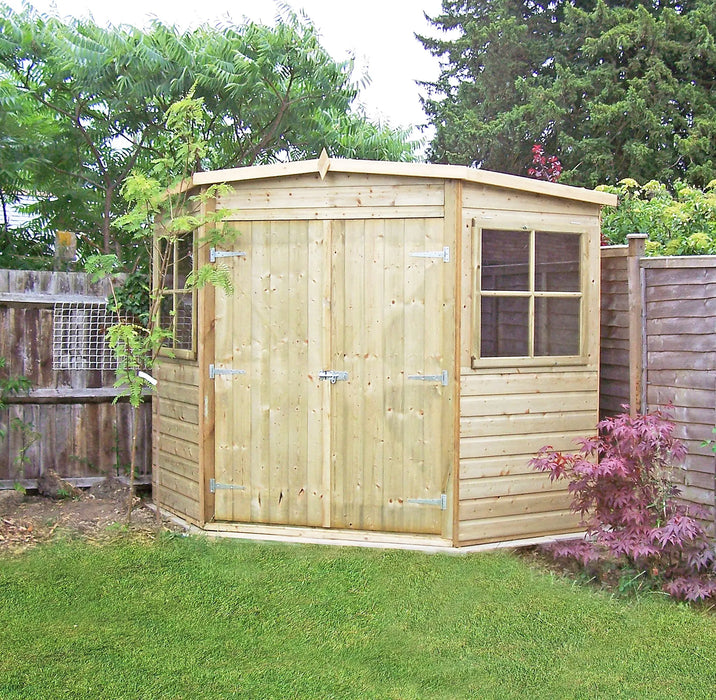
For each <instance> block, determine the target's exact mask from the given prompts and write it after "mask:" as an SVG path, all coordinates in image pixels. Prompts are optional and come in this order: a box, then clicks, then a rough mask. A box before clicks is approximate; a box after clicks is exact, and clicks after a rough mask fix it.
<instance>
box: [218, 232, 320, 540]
mask: <svg viewBox="0 0 716 700" xmlns="http://www.w3.org/2000/svg"><path fill="white" fill-rule="evenodd" d="M328 230H329V229H328V223H326V222H321V221H310V222H309V221H277V222H260V223H251V222H242V223H240V224H237V235H236V238H235V240H234V243H233V244H232V246H231V248H232V249H233V250H232V251H224V252H234V253H245V255H234V256H231V257H225V258H220V259H219V263H220V264H224V265H227V266H228V267H229V269H230V271H231V276H232V280H233V285H234V293H233V294H232V295H226V294H224V293H223V292H221V291H220V290H218V289H217V291H216V312H215V313H216V325H215V358H216V360H215V367H216V370H215V373H216V374H215V379H214V391H215V403H216V415H215V426H216V427H215V518H216V519H217V520H228V521H237V522H253V523H276V524H290V525H312V526H313V525H318V526H320V525H324V524H326V523H327V521H328V512H327V510H326V509H327V508H328V498H327V496H326V493H325V488H326V486H327V481H328V480H327V479H326V478H325V475H324V469H323V464H324V463H325V461H326V458H325V457H324V453H325V452H326V447H327V444H326V441H325V440H326V439H327V435H328V434H327V432H326V431H327V429H328V426H327V424H326V422H325V421H324V418H323V413H324V410H323V406H324V396H325V397H326V398H327V397H328V395H329V394H328V391H329V389H328V388H327V387H325V386H324V385H323V382H319V379H318V372H319V371H320V370H321V369H323V368H324V366H325V364H326V362H327V360H328V358H327V356H325V352H326V349H327V345H328V344H327V342H326V341H325V340H324V336H325V335H327V332H324V328H325V326H326V323H327V321H328V316H327V311H328V309H327V307H326V305H325V304H324V300H325V299H326V297H327V295H329V294H330V288H329V287H327V284H328V280H329V274H330V257H328V256H329V254H330V249H329V247H328V244H327V236H326V233H327V232H328ZM222 372H234V373H233V374H223V373H222ZM238 372H242V374H239V373H238ZM324 438H325V439H324Z"/></svg>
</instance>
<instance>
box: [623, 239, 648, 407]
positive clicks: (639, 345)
mask: <svg viewBox="0 0 716 700" xmlns="http://www.w3.org/2000/svg"><path fill="white" fill-rule="evenodd" d="M646 239H647V235H646V234H645V233H631V234H629V235H628V236H627V242H628V244H629V251H628V253H627V280H628V287H629V413H630V415H631V416H632V417H634V416H636V415H637V414H638V413H641V412H642V410H643V409H644V406H643V401H642V388H643V386H642V385H643V377H644V361H643V349H644V346H643V331H644V321H643V312H644V303H643V296H642V282H641V265H640V261H641V258H642V257H643V256H644V251H645V249H646Z"/></svg>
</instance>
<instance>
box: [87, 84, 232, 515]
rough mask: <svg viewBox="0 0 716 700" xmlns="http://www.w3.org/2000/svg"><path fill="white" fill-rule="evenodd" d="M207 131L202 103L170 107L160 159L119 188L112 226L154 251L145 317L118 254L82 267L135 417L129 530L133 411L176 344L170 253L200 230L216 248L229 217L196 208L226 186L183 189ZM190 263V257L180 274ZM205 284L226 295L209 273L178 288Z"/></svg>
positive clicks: (218, 276) (213, 269) (195, 273)
mask: <svg viewBox="0 0 716 700" xmlns="http://www.w3.org/2000/svg"><path fill="white" fill-rule="evenodd" d="M205 123H206V113H205V110H204V105H203V100H201V99H200V98H195V97H194V95H193V92H190V94H189V95H188V96H187V97H185V98H184V99H182V100H180V101H178V102H176V103H175V104H173V105H171V106H170V107H169V108H168V109H167V116H166V122H165V127H166V130H165V142H164V145H165V147H166V148H165V150H164V152H163V153H162V154H160V155H157V156H156V157H155V158H153V159H152V161H151V163H150V168H149V171H148V172H139V171H134V172H132V173H131V174H130V175H129V176H128V177H127V178H126V180H125V182H124V185H123V186H122V192H121V194H122V197H123V199H124V200H125V202H126V203H127V204H128V211H127V213H126V214H125V215H124V216H122V217H120V218H119V219H118V220H117V222H116V224H117V226H118V227H119V228H120V229H121V230H122V231H124V232H125V233H126V234H127V237H128V238H129V239H131V240H132V241H134V242H135V243H136V244H137V245H138V246H139V247H140V248H147V249H150V250H151V249H153V248H155V250H153V252H154V255H153V258H154V260H155V263H156V270H155V280H156V285H155V286H154V287H153V288H152V290H151V292H150V294H149V304H148V309H147V308H145V309H144V310H143V313H140V314H137V313H136V309H135V308H134V306H133V305H132V303H131V302H132V299H131V298H128V297H127V295H126V294H122V293H121V291H122V290H123V289H124V287H123V286H122V284H121V282H120V281H119V279H118V277H117V274H116V273H118V272H120V271H121V265H120V259H119V257H118V256H117V255H116V254H114V253H111V254H106V255H101V254H99V255H91V256H89V257H88V259H87V262H86V270H87V272H88V273H90V274H91V275H92V279H93V281H97V280H99V279H102V278H106V279H108V281H109V283H110V288H111V295H110V296H111V299H110V301H111V305H112V308H113V310H114V311H115V312H116V313H117V321H116V323H114V324H113V325H112V326H111V327H109V328H108V329H107V340H108V343H109V346H110V347H111V348H112V350H113V351H114V353H115V355H116V356H117V360H118V362H117V377H116V382H115V386H116V387H118V388H120V390H121V393H120V395H121V396H127V397H128V399H129V403H130V405H131V409H132V411H131V413H132V427H131V430H132V435H131V445H132V449H131V458H130V478H129V497H128V504H127V518H126V519H127V522H129V520H130V518H131V514H132V507H133V505H134V490H135V489H134V474H135V466H136V456H137V409H138V408H139V406H140V404H141V402H142V394H143V391H144V389H145V388H149V389H151V388H152V387H153V385H154V384H156V382H155V381H154V380H153V379H152V377H151V375H150V374H148V373H149V372H151V370H152V368H153V366H154V362H155V360H156V358H157V356H158V354H159V351H160V350H161V349H162V347H164V346H165V345H167V343H168V346H169V348H171V347H172V345H173V343H172V341H173V340H174V332H173V331H172V327H173V326H174V324H173V323H172V321H171V318H169V319H167V318H166V317H164V314H163V312H162V302H163V300H164V299H165V296H166V295H167V284H168V281H167V280H168V278H170V277H171V278H172V285H175V284H178V281H177V278H178V277H179V274H178V269H175V266H176V264H177V261H176V259H175V254H174V251H175V247H176V246H177V244H178V243H179V242H180V241H182V240H189V241H190V244H189V251H191V250H192V249H193V242H192V241H193V234H194V231H197V230H201V231H203V232H204V236H205V238H204V240H202V243H206V242H212V243H217V242H219V241H220V240H221V226H222V224H221V222H222V220H223V219H224V217H225V216H226V215H227V211H226V210H218V211H208V212H206V213H204V214H202V213H201V204H202V203H205V202H206V201H209V200H210V199H212V198H215V197H216V196H217V194H221V193H225V192H226V191H227V189H228V188H227V186H225V185H213V186H211V187H209V188H207V189H205V190H204V191H202V192H200V193H199V194H194V195H190V194H189V190H188V189H187V188H186V187H185V186H184V183H185V182H186V181H187V180H189V179H190V178H191V176H192V174H193V173H194V172H195V169H196V166H197V163H200V162H201V161H202V159H203V158H205V157H206V155H207V153H208V142H207V141H206V140H205V139H204V138H202V136H201V133H202V132H203V131H204V129H203V128H202V127H203V126H204V125H205ZM155 227H156V235H155ZM192 257H193V256H192V253H191V252H189V253H188V256H187V258H186V259H185V260H183V261H182V266H183V263H185V262H187V261H190V260H191V259H192ZM190 267H191V265H190ZM206 284H216V285H219V286H222V287H223V288H224V289H225V290H226V291H230V287H231V284H230V280H229V278H228V275H227V274H226V271H225V270H224V269H222V268H220V267H217V266H214V265H205V266H204V267H201V268H199V269H198V270H191V272H190V273H189V274H188V276H186V279H185V281H184V282H183V284H182V286H183V287H184V288H185V289H192V288H196V287H200V286H204V285H206ZM168 326H169V327H168ZM157 513H158V511H157Z"/></svg>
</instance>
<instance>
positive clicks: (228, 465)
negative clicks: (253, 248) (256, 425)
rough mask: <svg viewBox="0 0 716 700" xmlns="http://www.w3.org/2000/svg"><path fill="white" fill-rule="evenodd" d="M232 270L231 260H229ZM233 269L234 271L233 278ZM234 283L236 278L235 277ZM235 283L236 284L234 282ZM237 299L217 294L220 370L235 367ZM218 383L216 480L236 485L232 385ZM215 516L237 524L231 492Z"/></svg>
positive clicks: (220, 498) (223, 493) (223, 494)
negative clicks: (235, 305)
mask: <svg viewBox="0 0 716 700" xmlns="http://www.w3.org/2000/svg"><path fill="white" fill-rule="evenodd" d="M226 260H227V266H230V265H231V263H230V262H228V261H231V258H227V259H226ZM231 273H233V269H232V268H231V267H230V274H231ZM231 276H232V280H233V274H231ZM234 283H235V280H234ZM233 302H234V299H233V297H232V296H231V295H230V294H227V292H225V291H224V290H223V289H217V290H216V299H215V317H216V341H215V342H216V345H215V354H214V365H215V367H216V368H217V369H227V368H229V367H231V366H232V365H233V361H234V355H233V342H232V337H233V326H234V324H233V319H234V317H233V313H232V304H233ZM199 371H201V372H208V371H209V368H208V367H200V368H199ZM213 381H214V396H215V399H214V400H215V406H216V412H215V423H216V427H215V435H216V438H215V439H216V453H215V454H216V465H215V479H216V481H217V482H219V483H232V482H233V471H232V462H233V444H234V429H233V423H234V420H233V418H234V397H233V395H232V390H231V382H230V380H229V379H228V378H227V377H223V376H219V377H217V378H216V379H214V380H213ZM214 508H215V514H216V519H217V520H233V517H234V514H233V502H232V495H231V492H230V491H228V490H219V491H217V492H216V497H215V506H214Z"/></svg>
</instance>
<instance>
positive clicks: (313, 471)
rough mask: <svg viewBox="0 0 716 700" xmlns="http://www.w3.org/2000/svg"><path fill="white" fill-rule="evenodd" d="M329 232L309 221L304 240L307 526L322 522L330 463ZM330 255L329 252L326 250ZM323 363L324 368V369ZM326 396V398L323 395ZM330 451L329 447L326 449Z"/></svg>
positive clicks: (327, 228)
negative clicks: (323, 376) (325, 375)
mask: <svg viewBox="0 0 716 700" xmlns="http://www.w3.org/2000/svg"><path fill="white" fill-rule="evenodd" d="M329 234H330V229H329V227H328V222H325V221H312V222H310V223H309V225H308V231H307V234H306V235H307V240H306V260H307V262H306V297H307V302H306V310H305V324H306V330H305V333H306V350H305V352H306V357H305V368H304V373H305V387H306V393H307V400H306V405H305V411H306V454H305V487H304V488H305V494H303V498H304V500H305V520H306V525H312V526H321V525H323V523H324V512H323V503H324V501H325V502H328V498H327V496H326V495H325V491H324V488H325V487H324V484H323V481H324V459H325V460H326V464H330V453H329V454H325V450H324V439H323V433H324V430H325V432H329V431H328V429H327V426H328V423H327V421H328V420H329V416H328V415H323V409H324V400H323V399H324V387H323V386H322V382H321V381H320V380H319V379H318V373H319V372H320V371H321V370H322V369H327V368H328V365H327V362H328V358H325V357H324V356H323V352H324V348H323V345H324V342H325V341H324V333H325V331H324V323H327V324H329V325H328V332H329V335H328V338H330V315H329V312H330V309H326V305H325V304H324V295H325V297H327V298H328V300H330V290H329V292H328V294H326V292H325V289H324V278H326V279H330V257H328V259H327V260H326V247H327V245H328V235H329ZM328 254H329V255H330V251H328ZM324 363H326V364H325V366H324ZM326 396H328V395H326ZM329 450H330V448H329Z"/></svg>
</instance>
